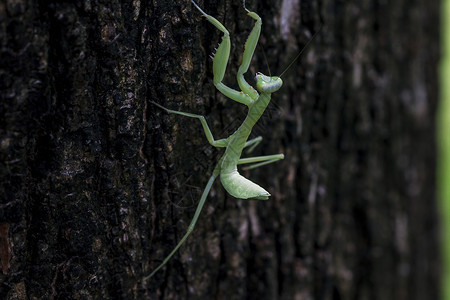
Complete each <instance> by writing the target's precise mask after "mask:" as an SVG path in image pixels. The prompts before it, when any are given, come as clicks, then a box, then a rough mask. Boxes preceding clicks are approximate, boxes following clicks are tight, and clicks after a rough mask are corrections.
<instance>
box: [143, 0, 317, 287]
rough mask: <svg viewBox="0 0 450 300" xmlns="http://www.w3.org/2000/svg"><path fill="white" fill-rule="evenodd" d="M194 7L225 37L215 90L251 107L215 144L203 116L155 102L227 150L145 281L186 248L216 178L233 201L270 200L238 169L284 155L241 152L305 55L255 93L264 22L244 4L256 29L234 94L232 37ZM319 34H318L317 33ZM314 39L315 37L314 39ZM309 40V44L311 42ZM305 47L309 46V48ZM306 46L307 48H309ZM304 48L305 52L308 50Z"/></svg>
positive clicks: (263, 80)
mask: <svg viewBox="0 0 450 300" xmlns="http://www.w3.org/2000/svg"><path fill="white" fill-rule="evenodd" d="M191 2H192V4H193V5H194V6H195V7H196V8H197V9H198V10H199V11H200V13H201V14H202V15H203V16H204V17H205V18H206V19H207V20H208V21H209V22H210V23H211V24H212V25H214V26H215V27H216V28H217V29H219V30H220V31H221V32H222V33H223V37H222V41H221V43H220V44H219V47H218V48H217V50H216V53H215V55H214V58H213V75H214V79H213V82H214V85H215V86H216V88H217V89H218V90H219V91H220V92H221V93H222V94H224V95H225V96H226V97H228V98H230V99H232V100H234V101H237V102H239V103H242V104H244V105H246V106H247V107H248V113H247V117H246V118H245V120H244V122H243V123H242V124H241V126H240V127H239V128H238V129H237V130H236V131H235V132H234V133H233V134H232V135H230V136H229V137H227V138H224V139H220V140H215V139H214V137H213V135H212V133H211V130H210V129H209V126H208V124H207V122H206V120H205V117H203V116H201V115H196V114H192V113H186V112H181V111H175V110H171V109H167V108H165V107H163V106H161V105H159V104H158V103H155V102H152V103H153V104H154V105H156V106H158V107H159V108H161V109H163V110H165V111H166V112H168V113H172V114H178V115H182V116H185V117H190V118H196V119H199V120H200V122H201V124H202V126H203V130H204V132H205V135H206V138H207V139H208V142H209V143H210V144H211V145H212V146H214V147H219V148H225V153H224V154H223V155H222V157H221V158H220V159H219V162H218V163H217V165H216V166H215V168H214V171H213V173H212V175H211V177H210V178H209V180H208V183H207V184H206V187H205V189H204V190H203V193H202V196H201V198H200V201H199V203H198V206H197V209H196V210H195V213H194V217H193V218H192V221H191V223H190V224H189V227H188V230H187V232H186V233H185V235H184V236H183V237H182V238H181V240H180V241H179V242H178V244H177V245H176V246H175V248H174V249H173V250H172V252H170V253H169V255H167V257H166V258H165V259H164V260H163V262H162V263H161V264H160V265H159V266H158V267H157V268H156V269H154V270H153V272H152V273H151V274H150V275H148V276H147V277H145V278H144V279H145V280H146V279H149V278H151V277H152V276H153V275H154V274H155V273H156V272H158V271H159V270H160V269H161V268H162V267H163V266H164V265H165V264H166V263H167V262H168V261H169V260H170V259H171V258H172V256H173V255H174V254H175V252H176V251H177V250H178V249H179V248H180V247H181V245H183V243H184V242H185V241H186V239H187V238H188V237H189V235H190V234H191V232H192V231H193V230H194V227H195V224H196V223H197V220H198V217H199V215H200V212H201V210H202V208H203V205H204V204H205V201H206V198H207V196H208V194H209V191H210V190H211V187H212V185H213V183H214V181H215V179H216V178H217V177H219V176H220V181H221V183H222V185H223V187H224V188H225V190H226V191H227V192H228V193H229V194H230V195H231V196H233V197H235V198H238V199H249V200H250V199H253V200H267V199H269V196H270V194H269V192H267V191H266V190H265V189H264V188H262V187H261V186H259V185H258V184H256V183H254V182H252V181H250V180H248V179H247V178H245V177H243V176H242V175H240V174H239V172H238V170H237V165H243V164H251V165H250V166H248V167H246V169H253V168H257V167H260V166H263V165H266V164H270V163H273V162H275V161H278V160H281V159H283V158H284V155H283V154H274V155H266V156H256V157H250V158H241V154H242V151H243V150H244V148H247V147H249V148H248V149H249V152H250V151H251V150H253V149H254V148H255V147H256V146H257V145H258V144H259V143H260V142H261V140H262V137H257V138H254V139H250V140H248V138H249V136H250V133H251V131H252V128H253V126H254V125H255V124H256V122H257V121H258V120H259V118H260V117H261V116H262V114H263V113H264V111H265V109H266V107H267V105H268V104H269V102H270V98H271V95H272V93H274V92H276V91H278V90H279V89H280V88H281V86H282V84H283V81H282V80H281V76H282V75H283V74H284V72H286V70H287V69H288V68H289V67H290V66H291V65H292V64H293V63H294V61H295V60H297V58H298V57H299V56H300V55H301V53H302V51H303V50H302V51H301V52H300V53H299V54H298V55H297V57H295V58H294V60H293V61H292V63H291V64H290V65H289V66H288V67H287V68H286V70H285V71H284V72H283V73H282V74H281V75H280V76H266V75H264V74H262V73H257V74H256V77H255V80H256V90H255V89H254V88H253V87H252V86H251V85H250V84H248V83H247V81H246V80H245V79H244V74H245V73H246V72H247V70H248V68H249V65H250V61H251V59H252V57H253V53H254V51H255V48H256V45H257V43H258V40H259V36H260V33H261V25H262V21H261V18H260V17H259V16H258V15H257V14H256V13H254V12H252V11H250V10H248V9H247V8H246V7H245V0H244V1H243V7H244V9H245V10H246V11H247V15H248V16H249V17H251V18H252V19H254V20H255V25H254V27H253V29H252V31H251V33H250V35H249V37H248V39H247V41H246V43H245V49H244V54H243V58H242V64H241V65H240V67H239V69H238V72H237V82H238V85H239V88H240V89H241V91H237V90H234V89H232V88H230V87H228V86H226V85H225V84H223V83H222V80H223V77H224V75H225V70H226V66H227V62H228V57H229V54H230V35H229V32H228V30H227V29H226V28H225V27H224V26H223V25H222V24H221V23H220V22H219V21H218V20H217V19H216V18H214V17H212V16H210V15H208V14H206V13H205V12H204V11H203V10H202V9H201V8H200V7H199V6H198V5H197V4H196V3H195V2H194V1H193V0H191ZM316 33H317V32H316ZM314 37H315V35H314V36H313V37H312V39H314ZM312 39H310V41H309V42H311V41H312ZM309 42H308V43H307V44H306V46H307V45H308V44H309ZM306 46H305V48H306ZM305 48H303V49H305Z"/></svg>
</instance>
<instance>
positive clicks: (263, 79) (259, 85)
mask: <svg viewBox="0 0 450 300" xmlns="http://www.w3.org/2000/svg"><path fill="white" fill-rule="evenodd" d="M255 80H256V89H257V90H258V92H260V93H268V94H271V93H274V92H276V91H278V90H279V89H280V87H281V86H282V85H283V80H281V78H280V77H277V76H272V77H270V76H266V75H264V74H262V73H256V77H255Z"/></svg>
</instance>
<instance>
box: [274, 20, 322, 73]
mask: <svg viewBox="0 0 450 300" xmlns="http://www.w3.org/2000/svg"><path fill="white" fill-rule="evenodd" d="M322 27H323V23H322V25H320V28H319V30H317V31H316V32H315V33H314V34H313V36H312V37H311V38H310V39H309V41H308V42H307V43H306V45H305V46H303V48H302V50H300V52H299V53H298V54H297V56H296V57H295V58H294V59H293V60H292V61H291V63H290V64H289V65H288V66H287V67H286V69H284V71H283V72H281V74H280V75H279V76H278V77H282V76H283V74H284V73H286V71H287V70H289V69H290V68H291V67H292V65H293V64H294V63H295V62H296V61H297V59H299V58H300V56H301V55H302V54H303V52H304V51H305V49H306V48H308V46H309V44H311V42H312V41H313V40H314V39H315V38H316V36H317V35H318V34H319V33H320V31H321V30H322Z"/></svg>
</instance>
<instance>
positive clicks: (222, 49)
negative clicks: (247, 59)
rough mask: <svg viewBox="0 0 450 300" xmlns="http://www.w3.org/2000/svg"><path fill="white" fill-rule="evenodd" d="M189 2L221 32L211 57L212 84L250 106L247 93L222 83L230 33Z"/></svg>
mask: <svg viewBox="0 0 450 300" xmlns="http://www.w3.org/2000/svg"><path fill="white" fill-rule="evenodd" d="M191 2H192V4H194V6H195V7H196V8H197V9H198V10H199V11H200V12H201V13H202V15H203V16H204V17H205V18H206V19H207V20H208V21H209V22H210V23H211V24H213V25H214V26H215V27H216V28H217V29H219V30H220V31H222V32H223V37H222V42H221V43H220V44H219V47H218V48H217V50H216V53H215V54H214V59H213V75H214V85H215V86H216V88H217V89H218V90H219V91H220V92H221V93H222V94H224V95H225V96H227V97H228V98H230V99H232V100H234V101H236V102H239V103H242V104H245V105H247V106H250V105H251V104H252V103H253V99H252V98H251V97H250V96H249V95H248V93H243V92H239V91H236V90H234V89H232V88H230V87H228V86H226V85H225V84H223V83H222V80H223V77H224V76H225V71H226V69H227V63H228V58H229V56H230V44H231V42H230V33H229V32H228V30H227V29H226V28H225V26H223V25H222V23H220V22H219V21H218V20H217V19H216V18H214V17H213V16H210V15H208V14H207V13H205V12H204V11H203V10H202V9H201V8H200V7H199V6H198V5H197V4H196V3H195V2H194V1H193V0H191ZM247 68H248V67H247Z"/></svg>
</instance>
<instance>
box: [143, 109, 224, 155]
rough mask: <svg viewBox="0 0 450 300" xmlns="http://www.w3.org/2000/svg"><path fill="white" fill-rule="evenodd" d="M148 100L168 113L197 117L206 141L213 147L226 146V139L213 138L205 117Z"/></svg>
mask: <svg viewBox="0 0 450 300" xmlns="http://www.w3.org/2000/svg"><path fill="white" fill-rule="evenodd" d="M150 102H152V103H153V104H154V105H156V106H158V107H159V108H161V109H164V110H165V111H166V112H168V113H171V114H177V115H182V116H185V117H189V118H196V119H199V120H200V122H201V123H202V126H203V130H204V131H205V135H206V138H207V139H208V142H209V143H210V144H211V145H213V146H214V147H226V146H227V144H228V140H227V139H220V140H215V139H214V137H213V135H212V132H211V129H209V126H208V123H207V122H206V119H205V117H204V116H201V115H196V114H191V113H187V112H182V111H177V110H171V109H168V108H165V107H164V106H162V105H159V104H158V103H156V102H153V101H150Z"/></svg>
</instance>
